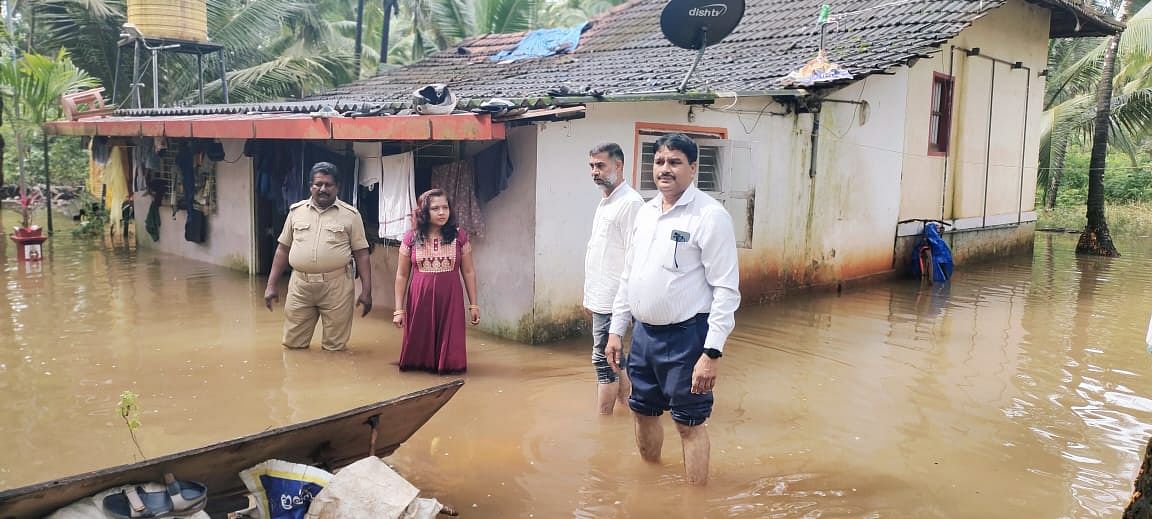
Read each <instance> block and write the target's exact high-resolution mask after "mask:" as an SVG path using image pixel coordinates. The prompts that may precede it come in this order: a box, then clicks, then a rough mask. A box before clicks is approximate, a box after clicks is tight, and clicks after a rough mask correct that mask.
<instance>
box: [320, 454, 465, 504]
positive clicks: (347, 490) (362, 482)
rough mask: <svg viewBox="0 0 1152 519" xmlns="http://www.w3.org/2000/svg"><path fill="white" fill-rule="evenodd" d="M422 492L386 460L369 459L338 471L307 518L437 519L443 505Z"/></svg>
mask: <svg viewBox="0 0 1152 519" xmlns="http://www.w3.org/2000/svg"><path fill="white" fill-rule="evenodd" d="M419 493H420V491H419V489H417V488H416V487H415V486H413V485H412V484H411V483H409V482H408V480H406V479H404V477H403V476H401V475H400V474H397V473H396V471H395V470H393V469H392V467H389V466H388V464H386V463H384V460H381V459H380V458H377V457H375V456H369V457H367V458H364V459H362V460H360V461H357V462H356V463H353V464H351V465H348V466H347V467H344V468H343V469H341V470H340V472H337V473H336V475H335V476H333V477H332V481H331V482H329V484H328V486H326V487H325V488H324V491H323V492H321V493H320V495H319V496H317V497H316V500H315V501H314V502H313V505H312V507H311V509H309V511H308V516H307V518H308V519H342V518H345V517H372V518H373V519H433V518H435V517H436V515H437V514H439V513H440V510H441V509H442V508H443V505H441V504H440V503H439V502H438V501H436V500H435V499H422V498H419V497H417V496H418V495H419Z"/></svg>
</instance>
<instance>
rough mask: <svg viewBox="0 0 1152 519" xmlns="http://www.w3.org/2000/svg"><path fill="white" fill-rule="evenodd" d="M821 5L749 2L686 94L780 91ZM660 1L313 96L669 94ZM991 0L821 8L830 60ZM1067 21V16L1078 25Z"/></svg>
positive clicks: (877, 58) (814, 36) (881, 66)
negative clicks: (560, 90) (501, 57)
mask: <svg viewBox="0 0 1152 519" xmlns="http://www.w3.org/2000/svg"><path fill="white" fill-rule="evenodd" d="M826 1H827V0H748V5H747V8H746V9H745V15H744V19H743V21H742V22H741V23H740V25H739V26H738V27H737V28H736V30H735V31H734V32H733V33H732V34H731V35H729V36H728V37H727V38H726V39H724V40H723V41H722V42H720V43H718V44H716V45H715V46H712V47H709V49H708V51H707V52H706V54H705V55H704V59H703V60H702V61H701V63H700V66H699V69H698V70H697V72H696V74H695V76H694V78H693V80H692V81H691V82H690V83H689V90H706V89H712V90H717V91H743V92H749V91H767V90H775V89H780V88H784V87H787V86H788V85H787V83H786V81H785V76H786V75H787V74H788V73H789V72H791V71H792V70H795V69H796V68H798V67H800V66H801V65H803V64H804V63H806V62H807V61H808V60H810V59H812V58H813V57H815V55H816V53H817V49H818V41H819V26H818V25H817V23H816V19H817V14H818V12H819V9H820V5H821V4H823V3H825V2H826ZM1029 1H1031V2H1032V3H1035V4H1039V5H1042V6H1043V7H1046V8H1049V9H1051V10H1052V13H1053V18H1052V19H1053V21H1052V24H1053V27H1052V30H1053V34H1054V36H1060V35H1070V33H1071V29H1073V28H1076V27H1077V26H1078V27H1079V28H1080V32H1078V33H1076V34H1077V35H1094V34H1108V33H1112V32H1116V31H1117V30H1118V29H1119V28H1120V27H1121V25H1120V24H1119V23H1118V22H1116V21H1115V20H1112V19H1109V18H1106V17H1102V16H1100V15H1099V14H1096V13H1095V12H1094V11H1092V8H1090V7H1088V6H1087V5H1086V3H1085V2H1086V0H1029ZM666 3H667V2H666V0H632V1H630V2H628V3H626V4H623V5H620V6H618V7H616V8H614V9H613V10H611V11H609V12H607V13H605V14H603V15H601V16H599V17H597V18H595V19H593V20H592V27H591V28H590V29H588V30H587V31H586V32H585V33H584V34H583V36H582V37H581V40H580V45H579V47H578V48H577V50H576V51H575V52H573V53H571V54H562V55H557V56H550V57H546V58H537V59H529V60H524V61H517V62H513V63H505V64H501V63H496V62H493V61H491V60H490V59H489V57H490V56H491V55H493V54H495V53H497V52H499V51H501V50H506V49H509V48H511V47H513V46H515V45H516V43H517V42H519V40H520V39H521V38H522V37H523V33H520V34H494V35H485V36H481V37H477V38H473V39H470V40H467V41H464V42H462V43H461V44H459V45H458V46H457V47H455V48H453V49H450V50H446V51H443V52H440V53H437V54H434V55H432V56H429V57H428V58H426V59H425V60H423V61H421V62H419V63H415V64H413V65H409V66H406V67H402V68H398V69H394V70H391V71H387V72H384V73H382V74H380V75H378V76H376V77H373V78H370V79H365V80H361V81H357V82H354V83H350V84H347V85H343V86H340V87H337V88H334V89H332V90H331V91H328V92H324V93H322V94H320V95H316V96H313V97H312V98H310V99H312V100H326V101H342V100H343V101H345V102H346V101H347V100H358V101H370V102H388V101H393V102H403V101H406V100H407V99H408V97H409V95H410V94H411V92H412V91H413V90H416V89H417V88H420V87H421V86H423V85H426V84H429V83H447V84H448V85H449V87H450V88H451V89H452V90H453V91H454V92H455V93H456V94H457V96H458V97H460V98H462V99H470V98H471V99H487V98H490V97H505V98H514V99H519V98H525V97H529V98H530V97H536V96H544V95H547V92H548V90H549V89H551V88H553V87H557V86H560V85H564V84H567V85H571V86H575V87H576V88H575V89H576V90H578V91H579V90H583V89H585V88H592V89H595V90H599V91H601V92H605V93H608V94H628V93H636V92H648V91H656V90H668V89H674V88H676V87H677V86H679V84H680V81H681V80H682V79H683V78H684V75H685V73H686V72H687V71H688V70H689V68H690V66H691V64H692V61H693V59H694V58H695V52H694V51H691V50H685V49H681V48H677V47H674V46H672V45H671V44H670V43H668V42H667V41H666V40H665V39H664V37H663V35H662V34H661V32H660V24H659V20H660V12H661V10H662V9H663V7H664V5H665V4H666ZM1004 3H1005V2H1004V1H1003V0H1000V1H997V0H844V1H840V2H836V4H835V9H834V10H833V12H832V15H833V18H834V19H836V20H838V24H837V25H833V26H830V29H831V30H830V31H829V32H828V34H827V38H826V47H827V50H828V56H829V59H830V60H832V61H833V62H836V63H839V64H840V65H842V66H844V67H846V68H847V69H848V70H849V71H851V72H852V73H853V74H854V75H856V76H858V77H859V76H863V75H867V74H870V73H875V72H879V71H883V70H886V69H889V68H892V67H894V66H898V65H902V64H905V63H906V62H907V61H908V60H909V59H911V58H914V57H917V56H923V55H927V54H929V53H932V52H934V51H935V50H936V48H937V46H939V45H940V44H942V43H943V42H945V41H947V40H949V39H950V38H952V37H953V36H955V35H956V34H958V33H959V32H960V31H961V30H963V29H964V28H966V27H968V26H969V25H970V24H971V23H972V22H973V21H974V20H976V19H977V18H979V17H980V16H982V15H983V14H985V13H987V12H988V11H991V10H993V9H996V8H997V7H1000V6H1002V5H1004ZM1077 21H1078V23H1077Z"/></svg>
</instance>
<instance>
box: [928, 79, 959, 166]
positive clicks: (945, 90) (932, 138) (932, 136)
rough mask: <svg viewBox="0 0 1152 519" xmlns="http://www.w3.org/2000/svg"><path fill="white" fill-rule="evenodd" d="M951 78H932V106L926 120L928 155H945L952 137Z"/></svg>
mask: <svg viewBox="0 0 1152 519" xmlns="http://www.w3.org/2000/svg"><path fill="white" fill-rule="evenodd" d="M952 86H953V79H952V76H949V75H946V74H941V73H939V72H937V73H934V74H933V76H932V106H931V111H930V112H929V113H930V115H929V120H928V154H929V155H947V154H948V143H949V142H950V139H951V137H952Z"/></svg>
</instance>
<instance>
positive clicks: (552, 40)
mask: <svg viewBox="0 0 1152 519" xmlns="http://www.w3.org/2000/svg"><path fill="white" fill-rule="evenodd" d="M588 27H589V24H588V23H582V24H580V25H577V26H576V27H560V28H557V29H537V30H535V31H531V32H529V33H528V34H525V35H524V39H522V40H520V43H517V44H516V46H515V47H513V48H512V49H510V50H502V51H500V52H498V53H496V55H494V56H492V57H491V58H490V59H491V60H492V61H500V62H509V61H517V60H522V59H528V58H542V57H544V56H552V55H554V54H563V53H567V52H572V51H574V50H576V46H577V45H579V44H580V35H581V34H583V33H584V30H585V29H587V28H588Z"/></svg>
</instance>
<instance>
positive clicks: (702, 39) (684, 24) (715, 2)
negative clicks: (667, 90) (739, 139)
mask: <svg viewBox="0 0 1152 519" xmlns="http://www.w3.org/2000/svg"><path fill="white" fill-rule="evenodd" d="M743 17H744V0H671V1H670V2H668V5H666V6H664V11H663V12H661V13H660V30H661V31H663V32H664V37H665V38H667V39H668V41H669V42H671V43H672V44H673V45H675V46H677V47H680V48H683V49H690V50H695V51H696V60H695V61H693V62H692V68H690V69H688V73H687V74H686V75H685V76H684V80H683V81H681V82H680V86H679V87H678V88H677V89H676V91H677V92H681V93H683V92H684V91H685V90H687V88H688V80H689V79H691V78H692V75H693V74H695V73H696V68H697V67H699V66H700V60H702V59H703V58H704V51H705V50H707V49H708V46H709V45H714V44H716V43H719V42H720V41H721V40H723V39H724V38H726V37H727V36H728V35H729V34H731V33H732V31H733V30H735V29H736V26H737V25H739V23H740V19H741V18H743Z"/></svg>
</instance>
